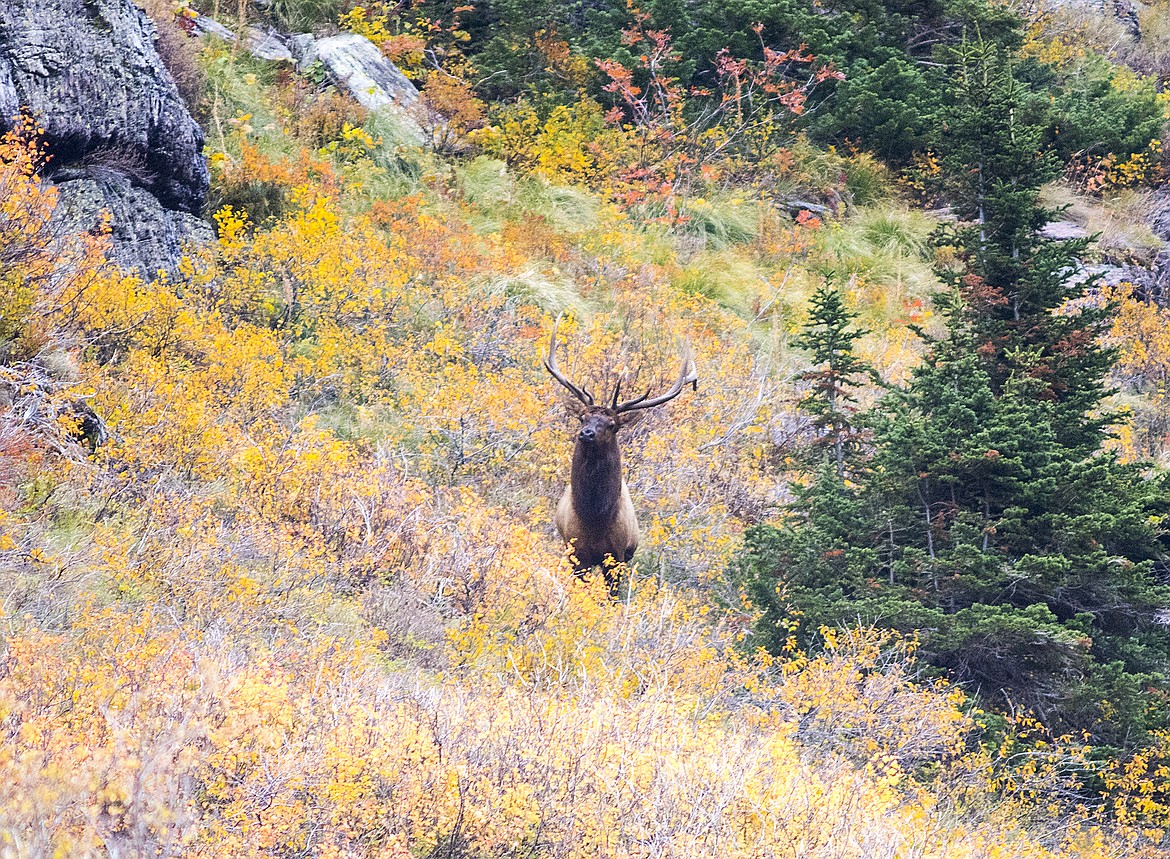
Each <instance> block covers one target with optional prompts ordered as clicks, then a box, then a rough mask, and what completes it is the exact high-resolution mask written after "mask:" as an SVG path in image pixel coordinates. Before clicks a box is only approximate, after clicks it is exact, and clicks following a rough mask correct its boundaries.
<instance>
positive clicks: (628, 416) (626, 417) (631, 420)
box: [614, 412, 646, 429]
mask: <svg viewBox="0 0 1170 859" xmlns="http://www.w3.org/2000/svg"><path fill="white" fill-rule="evenodd" d="M644 417H646V413H645V412H619V413H618V415H617V417H615V418H614V422H615V423H616V424H617V428H618V429H625V428H626V427H632V426H633V425H634V424H636V423H637V422H638V421H640V420H642V418H644Z"/></svg>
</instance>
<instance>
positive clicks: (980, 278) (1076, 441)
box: [735, 45, 1170, 745]
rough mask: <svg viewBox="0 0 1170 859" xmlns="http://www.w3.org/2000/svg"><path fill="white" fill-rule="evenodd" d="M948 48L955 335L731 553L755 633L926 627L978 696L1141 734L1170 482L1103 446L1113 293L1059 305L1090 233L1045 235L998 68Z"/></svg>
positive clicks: (1153, 721)
mask: <svg viewBox="0 0 1170 859" xmlns="http://www.w3.org/2000/svg"><path fill="white" fill-rule="evenodd" d="M959 59H960V63H959V65H958V67H957V69H956V73H955V77H954V82H955V84H954V93H953V95H954V102H955V108H954V117H955V121H954V122H953V123H952V124H951V125H950V127H949V129H948V131H949V132H950V134H951V135H952V137H951V138H950V140H951V146H952V147H953V149H954V151H955V153H957V154H956V155H955V157H953V158H951V159H948V160H947V162H946V164H947V169H948V171H949V173H950V178H951V186H950V187H951V189H952V194H953V195H954V204H955V208H956V211H957V213H958V214H959V216H960V218H961V219H963V220H961V221H960V224H959V226H958V227H957V228H956V229H954V230H953V231H952V233H951V234H950V236H949V238H950V240H951V241H953V242H955V243H956V245H957V246H958V249H959V251H960V258H961V259H962V261H963V266H962V267H961V268H960V269H959V270H956V271H952V272H950V273H949V275H950V279H951V280H952V283H953V285H954V287H955V288H954V289H952V290H951V291H950V292H947V293H944V294H942V295H940V296H939V297H938V298H937V300H936V303H937V305H938V306H939V308H940V309H941V310H942V312H943V315H944V317H945V319H946V322H947V325H948V331H947V334H946V335H945V336H942V337H938V338H930V337H927V338H926V346H927V353H926V355H925V357H924V360H923V363H922V365H921V366H920V367H918V368H917V369H916V370H915V372H914V374H913V376H912V378H911V380H910V381H909V382H908V383H907V384H906V385H905V386H904V387H902V388H900V389H896V390H893V391H891V392H890V393H888V394H887V396H885V397H884V398H883V400H882V401H881V402H880V403H879V404H878V406H877V407H876V408H875V409H873V410H871V412H870V413H869V414H868V415H866V416H865V419H864V420H865V423H866V425H867V426H868V428H869V431H870V433H871V436H870V455H869V458H868V460H867V461H866V462H865V463H864V467H862V465H863V464H862V463H857V464H855V465H854V467H853V468H852V473H853V475H854V479H853V480H852V481H851V483H850V484H849V485H846V484H845V483H844V481H842V480H841V479H840V476H839V475H840V472H835V471H833V470H832V469H822V471H821V473H820V474H819V475H818V479H817V480H816V481H814V483H813V484H812V485H811V486H810V487H808V488H806V489H803V490H800V491H799V492H798V493H797V495H798V497H797V502H796V505H794V510H793V512H794V516H795V519H794V521H793V522H791V523H790V524H787V525H785V526H783V527H781V528H777V529H769V528H760V529H756V530H755V531H753V532H752V533H751V534H749V536H748V539H747V541H746V545H745V551H744V553H743V554H742V555H741V557H740V558H739V560H738V562H737V564H736V565H735V569H736V570H737V571H738V572H739V574H740V575H741V576H743V578H744V580H745V582H746V583H748V584H749V593H751V594H752V596H753V597H754V598H756V599H757V600H763V602H760V603H759V604H760V606H761V607H763V608H765V614H764V618H763V619H762V621H761V626H760V638H761V643H766V645H767V646H769V647H772V648H775V647H776V646H777V644H778V643H779V641H780V636H779V635H778V630H782V629H784V628H785V626H786V625H787V627H791V626H792V624H793V620H794V618H801V619H802V622H803V623H804V628H805V629H806V630H807V629H809V628H810V627H811V628H813V629H815V628H816V626H817V625H820V624H829V625H833V624H846V625H848V624H855V623H857V622H859V621H860V622H863V623H875V624H879V625H884V626H888V627H893V628H897V629H901V630H907V631H909V630H919V631H920V632H921V640H922V653H923V655H924V656H925V657H926V658H927V659H928V660H929V661H930V662H932V663H933V664H934V665H936V666H938V668H939V669H945V670H947V671H949V672H950V673H951V674H952V676H953V677H955V679H957V680H959V681H961V682H963V683H964V684H966V687H967V688H968V689H969V690H971V691H972V693H974V694H976V695H978V696H979V698H980V699H981V700H982V701H983V702H985V703H987V704H992V705H996V706H1003V707H1017V706H1020V705H1023V706H1025V707H1027V708H1029V709H1031V710H1033V711H1034V712H1035V713H1036V714H1037V715H1038V716H1040V717H1041V718H1042V719H1044V720H1045V722H1046V723H1047V724H1049V725H1050V726H1051V727H1053V728H1054V729H1057V730H1061V731H1063V730H1073V731H1077V732H1080V731H1084V732H1087V733H1088V734H1089V735H1090V736H1092V737H1094V738H1095V739H1096V740H1097V741H1098V742H1102V743H1112V744H1119V745H1131V744H1135V743H1138V742H1140V741H1141V737H1142V736H1143V735H1144V732H1145V731H1147V730H1149V729H1151V728H1154V727H1157V726H1159V725H1160V724H1161V723H1163V722H1164V721H1165V720H1166V715H1165V714H1160V713H1159V711H1158V710H1157V708H1156V707H1155V706H1154V705H1155V703H1156V701H1157V700H1158V695H1159V694H1165V692H1166V691H1167V688H1168V686H1167V672H1168V669H1170V636H1167V635H1166V634H1165V627H1164V626H1163V625H1162V624H1161V623H1160V622H1159V615H1160V613H1161V612H1163V611H1165V610H1166V608H1167V607H1168V606H1170V588H1167V586H1166V585H1165V584H1162V583H1159V581H1158V578H1157V570H1158V568H1159V565H1163V564H1164V563H1165V558H1166V546H1165V545H1164V538H1163V533H1162V531H1161V529H1160V526H1159V525H1158V522H1160V521H1162V518H1163V517H1164V516H1165V513H1166V506H1167V497H1168V496H1167V491H1166V490H1167V482H1166V480H1165V479H1164V478H1157V479H1154V478H1146V477H1145V476H1144V475H1143V472H1142V468H1141V466H1139V465H1134V464H1123V463H1121V462H1119V461H1118V459H1117V457H1116V456H1115V455H1114V454H1113V453H1111V452H1109V451H1108V450H1106V449H1105V447H1104V441H1105V438H1106V435H1107V431H1108V427H1109V421H1110V419H1109V416H1108V414H1107V413H1105V414H1103V412H1104V410H1103V408H1102V400H1103V398H1104V396H1105V394H1106V390H1105V387H1104V384H1103V381H1102V377H1103V375H1104V371H1105V370H1106V368H1107V367H1108V361H1109V353H1108V352H1107V351H1106V350H1103V349H1101V347H1100V346H1099V345H1098V343H1097V337H1096V335H1097V332H1098V330H1099V327H1100V324H1101V322H1102V320H1104V319H1105V318H1106V315H1107V312H1108V308H1099V307H1086V306H1085V305H1084V303H1083V302H1082V303H1081V304H1080V306H1079V307H1078V306H1077V305H1075V304H1074V305H1073V306H1069V302H1076V301H1077V300H1078V299H1080V298H1082V297H1083V293H1084V289H1085V284H1084V282H1083V281H1080V282H1078V281H1077V279H1076V277H1075V276H1074V273H1075V271H1076V270H1077V267H1078V264H1077V259H1076V257H1075V252H1076V251H1078V250H1080V249H1082V247H1083V245H1082V244H1079V243H1067V242H1046V241H1044V240H1043V239H1042V238H1041V237H1040V236H1038V235H1037V230H1038V227H1039V226H1041V225H1042V224H1043V223H1044V221H1045V220H1046V218H1047V217H1048V213H1046V212H1044V210H1043V209H1042V208H1041V207H1040V206H1039V205H1038V202H1037V196H1038V188H1039V183H1040V182H1041V181H1043V179H1044V177H1045V176H1046V175H1047V171H1046V169H1045V168H1044V167H1043V165H1044V161H1045V159H1044V157H1043V154H1042V153H1040V152H1039V150H1038V141H1039V139H1040V136H1039V133H1038V131H1037V128H1036V127H1034V126H1029V125H1027V124H1026V123H1023V122H1022V120H1021V119H1020V117H1021V116H1023V115H1024V111H1023V110H1022V109H1021V103H1020V98H1021V93H1022V90H1021V88H1020V87H1018V86H1017V85H1016V83H1015V82H1014V80H1013V74H1012V68H1011V64H1010V63H1009V62H1007V58H1006V57H1005V56H1004V55H1003V54H1002V53H1001V52H1000V51H999V50H998V49H992V48H988V47H987V46H986V45H979V46H976V47H974V48H972V47H968V49H967V50H966V51H965V52H962V53H960V55H959ZM964 110H969V111H970V115H962V114H963V111H964ZM1037 165H1039V166H1037ZM818 308H819V309H816V310H814V318H816V314H817V313H821V314H824V313H825V312H826V311H825V309H824V302H823V300H822V302H821V304H820V305H818ZM826 330H827V329H826ZM804 337H805V339H804V340H803V341H802V342H806V343H809V344H817V343H820V342H821V341H820V340H819V339H808V338H809V335H808V334H807V333H806V335H804ZM849 342H850V343H851V342H852V341H849ZM820 348H822V349H824V348H826V347H824V346H821V347H820ZM820 402H821V405H820V406H819V407H818V408H821V409H822V410H825V411H826V412H828V411H829V410H828V409H827V407H826V405H825V404H826V403H827V402H828V399H827V397H826V395H824V394H822V395H821V398H820ZM825 420H827V419H826V418H822V421H825ZM769 592H770V593H771V594H773V595H774V596H769ZM769 600H770V601H769ZM785 611H787V614H786V615H785V614H784V612H785ZM1151 689H1155V690H1161V691H1160V692H1158V693H1155V694H1149V691H1148V690H1151Z"/></svg>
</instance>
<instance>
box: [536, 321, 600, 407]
mask: <svg viewBox="0 0 1170 859" xmlns="http://www.w3.org/2000/svg"><path fill="white" fill-rule="evenodd" d="M563 315H564V314H561V316H563ZM561 316H558V317H557V321H556V322H554V323H553V327H552V336H551V337H549V340H548V357H547V358H545V359H544V368H545V369H546V370H548V371H549V372H550V373H552V377H553V378H554V379H556V380H557V381H558V382H560V383H561V384H562V385H564V386H565V387H566V388H568V389H569V392H570V393H572V395H573V396H574V397H576V398H577V399H578V400H580V401H581V402H583V403H584V404H585V405H587V406H591V405H593V394H591V393H589V392H588V391H587V390H585V389H584V388H578V387H577V386H576V385H574V384H573V383H572V382H570V381H569V380H568V379H566V378H565V377H564V375H563V374H562V373H561V371H560V369H559V368H558V367H557V327H558V326H559V325H560V324H561Z"/></svg>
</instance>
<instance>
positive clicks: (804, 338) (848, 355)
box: [792, 275, 874, 480]
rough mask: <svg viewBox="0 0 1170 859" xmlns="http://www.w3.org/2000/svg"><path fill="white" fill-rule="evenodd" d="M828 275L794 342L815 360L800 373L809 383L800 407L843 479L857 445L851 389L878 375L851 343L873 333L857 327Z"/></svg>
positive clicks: (803, 379) (819, 287) (793, 343)
mask: <svg viewBox="0 0 1170 859" xmlns="http://www.w3.org/2000/svg"><path fill="white" fill-rule="evenodd" d="M830 278H831V275H830V276H829V277H828V278H826V279H825V281H824V282H822V283H821V284H820V286H818V287H817V289H816V291H815V292H814V293H813V295H812V298H811V299H809V318H808V322H807V323H805V326H804V329H803V330H802V331H801V332H800V334H798V335H797V336H796V337H794V338H793V340H792V345H794V346H795V347H796V348H798V349H804V350H806V351H807V352H809V353H810V356H811V358H812V364H813V366H812V369H810V370H807V371H806V372H804V373H802V374H800V376H799V377H798V379H799V381H802V382H806V383H808V384H809V389H808V392H807V393H806V395H805V397H804V399H802V400H801V402H800V407H801V409H803V410H804V411H806V412H807V413H808V414H810V415H811V416H812V419H813V424H814V425H815V426H816V429H817V433H818V435H817V443H816V446H817V447H827V448H828V449H829V450H831V452H832V456H833V461H834V463H835V465H836V471H837V478H838V479H839V480H844V479H845V457H846V452H847V449H849V450H854V449H856V447H857V444H858V433H857V431H856V429H855V427H854V426H853V416H854V414H855V413H856V412H857V398H856V397H855V396H854V395H853V390H854V389H855V388H856V387H857V386H858V385H860V384H861V383H862V382H863V381H864V379H865V378H866V377H868V378H874V370H873V368H872V367H871V366H870V365H869V364H867V363H866V362H865V361H863V360H861V359H860V358H858V357H857V356H856V355H855V354H854V352H853V344H854V343H855V342H856V341H857V340H858V339H860V338H861V337H864V336H865V335H866V334H867V333H869V332H867V331H865V330H864V329H860V328H856V327H854V326H853V323H854V321H856V319H857V314H856V313H854V312H852V311H850V310H849V309H847V308H846V307H845V302H844V299H843V298H842V295H841V291H840V290H839V289H837V288H835V287H833V286H832V285H830V282H829V281H830ZM859 377H860V378H859Z"/></svg>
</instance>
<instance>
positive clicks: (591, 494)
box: [544, 317, 699, 591]
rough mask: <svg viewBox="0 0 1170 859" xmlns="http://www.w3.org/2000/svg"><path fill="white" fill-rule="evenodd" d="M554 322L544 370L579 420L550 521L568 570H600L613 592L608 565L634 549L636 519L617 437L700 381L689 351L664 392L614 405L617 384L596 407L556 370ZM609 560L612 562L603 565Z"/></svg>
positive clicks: (590, 397)
mask: <svg viewBox="0 0 1170 859" xmlns="http://www.w3.org/2000/svg"><path fill="white" fill-rule="evenodd" d="M560 321H561V320H560V318H559V317H558V318H557V321H556V322H555V323H553V329H552V336H551V337H550V338H549V343H548V357H547V358H545V361H544V366H545V368H546V369H547V370H548V371H549V373H551V374H552V377H553V378H554V379H556V380H557V381H558V382H560V383H561V384H562V385H564V386H565V388H566V389H567V390H568V391H569V393H570V394H572V395H573V400H572V401H570V404H569V407H570V410H571V411H572V412H573V413H574V414H575V415H576V416H577V417H578V418H579V419H580V420H581V429H580V430H579V431H578V433H577V440H576V445H575V447H574V448H573V467H572V473H571V476H570V480H569V485H568V487H566V489H565V492H564V494H563V495H561V500H560V502H559V503H558V504H557V512H556V516H555V522H556V526H557V531H558V532H559V533H560V535H561V539H563V540H564V541H565V543H566V544H568V545H569V546H570V547H571V550H572V553H573V566H574V569H575V570H576V572H577V573H578V574H579V575H581V574H584V573H586V572H588V571H589V570H591V569H593V568H594V567H596V566H598V565H600V566H601V567H602V572H603V574H604V575H605V580H606V582H607V583H608V584H609V586H610V590H611V591H612V590H613V589H614V588H615V587H616V585H617V581H616V578H615V576H614V573H613V569H612V566H613V564H614V563H616V562H625V561H628V560H630V558H632V557H633V556H634V551H635V550H636V549H637V548H638V520H637V517H636V516H635V514H634V505H633V502H631V501H630V491H629V489H628V488H627V486H626V482H625V480H624V479H623V478H622V452H621V446H620V445H619V444H618V438H617V433H618V431H619V430H621V429H623V428H624V427H628V426H631V425H632V424H634V423H636V422H637V421H638V420H640V419H641V418H642V417H643V415H644V414H645V410H646V409H652V408H655V407H656V406H660V405H662V404H663V403H666V402H669V401H670V400H673V399H674V398H675V397H677V396H678V395H679V394H680V393H682V390H683V388H685V387H686V386H687V385H691V386H693V389H694V390H698V388H699V376H698V374H697V373H696V371H695V362H694V361H693V360H692V358H691V354H690V351H689V350H685V351H684V352H683V359H682V369H680V370H679V374H678V379H677V380H676V381H675V383H674V384H673V385H672V386H671V387H670V389H669V390H667V391H666V392H665V393H663V394H661V395H659V396H657V397H651V396H650V391H647V392H646V393H645V394H643V395H642V396H640V397H635V398H634V399H632V400H626V401H625V402H619V399H620V397H621V382H618V384H617V386H616V388H615V390H614V392H613V398H612V400H611V401H610V403H609V405H597V403H596V402H595V401H594V399H593V394H591V393H589V391H588V390H586V389H585V388H584V387H581V386H578V385H576V384H574V383H573V382H571V381H569V380H568V379H567V378H565V376H564V374H563V373H561V371H560V368H559V367H557V355H556V352H557V328H558V327H559V325H560ZM607 559H612V560H607Z"/></svg>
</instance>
